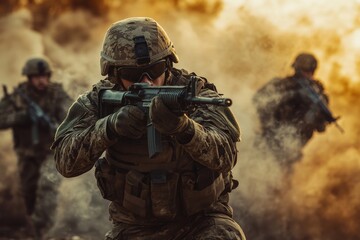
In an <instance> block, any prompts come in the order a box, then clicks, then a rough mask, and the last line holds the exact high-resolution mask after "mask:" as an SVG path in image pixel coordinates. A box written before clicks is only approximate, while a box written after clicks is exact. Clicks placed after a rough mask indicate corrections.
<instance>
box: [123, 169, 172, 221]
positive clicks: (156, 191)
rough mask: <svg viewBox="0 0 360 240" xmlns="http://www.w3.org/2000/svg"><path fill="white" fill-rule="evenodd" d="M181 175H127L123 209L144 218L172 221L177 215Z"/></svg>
mask: <svg viewBox="0 0 360 240" xmlns="http://www.w3.org/2000/svg"><path fill="white" fill-rule="evenodd" d="M178 179H179V175H178V174H177V173H168V172H166V171H152V172H150V173H148V174H142V173H140V172H137V171H135V170H131V171H129V172H128V173H127V175H126V181H125V192H124V200H123V207H124V208H125V209H127V210H128V211H130V212H132V213H134V214H136V215H139V216H142V217H147V216H151V215H152V216H154V217H156V218H158V219H162V220H171V219H173V218H175V216H176V214H177V208H176V207H177V206H176V198H177V183H178Z"/></svg>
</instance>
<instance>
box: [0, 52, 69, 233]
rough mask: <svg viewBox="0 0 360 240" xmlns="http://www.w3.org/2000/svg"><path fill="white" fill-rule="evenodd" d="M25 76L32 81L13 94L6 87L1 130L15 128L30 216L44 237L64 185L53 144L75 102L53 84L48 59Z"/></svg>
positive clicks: (34, 63) (29, 66)
mask: <svg viewBox="0 0 360 240" xmlns="http://www.w3.org/2000/svg"><path fill="white" fill-rule="evenodd" d="M22 73H23V75H25V76H27V78H28V79H27V81H26V82H23V83H20V85H19V86H18V87H17V88H15V90H14V92H13V93H12V94H8V93H7V88H6V87H5V86H3V87H4V93H5V96H4V98H3V99H2V100H1V102H0V112H1V114H0V129H8V128H11V129H12V132H13V140H14V148H15V152H16V155H17V158H18V169H19V175H20V183H21V190H22V195H23V197H24V202H25V205H26V210H27V214H28V215H29V216H31V220H32V225H33V226H34V228H35V231H36V234H37V235H38V237H41V236H42V235H43V234H44V233H45V232H46V231H47V230H49V229H50V227H51V226H52V224H53V221H54V218H55V210H56V205H57V203H56V201H57V199H56V198H57V191H58V186H59V183H60V175H59V174H58V172H57V171H56V169H55V164H54V160H53V154H52V152H51V150H50V145H51V142H52V141H53V138H54V134H55V131H56V128H57V126H58V123H59V122H61V121H62V120H63V119H64V118H65V116H66V113H67V109H68V107H69V106H70V104H71V102H72V100H71V99H70V97H69V96H68V95H67V93H66V92H65V91H64V90H63V87H62V85H61V84H58V83H53V82H50V77H51V69H50V66H49V63H48V62H47V61H46V60H44V59H42V58H31V59H29V60H28V61H27V62H26V63H25V66H24V67H23V71H22Z"/></svg>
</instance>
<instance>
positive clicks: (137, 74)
mask: <svg viewBox="0 0 360 240" xmlns="http://www.w3.org/2000/svg"><path fill="white" fill-rule="evenodd" d="M166 70H167V63H166V60H161V61H158V62H156V63H153V64H151V65H149V66H146V67H120V68H118V69H117V71H118V73H119V74H120V77H121V78H122V79H125V80H128V81H131V82H133V83H137V82H141V80H142V78H143V77H144V76H145V75H146V76H147V77H148V78H149V79H150V80H152V81H153V80H155V79H156V78H158V77H160V76H161V74H163V73H164V72H165V71H166Z"/></svg>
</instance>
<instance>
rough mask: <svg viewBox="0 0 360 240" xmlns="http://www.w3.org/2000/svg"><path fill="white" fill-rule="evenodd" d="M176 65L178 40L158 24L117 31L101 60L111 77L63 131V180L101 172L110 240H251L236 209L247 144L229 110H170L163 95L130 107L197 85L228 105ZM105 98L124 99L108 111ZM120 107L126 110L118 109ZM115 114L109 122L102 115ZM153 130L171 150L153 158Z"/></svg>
mask: <svg viewBox="0 0 360 240" xmlns="http://www.w3.org/2000/svg"><path fill="white" fill-rule="evenodd" d="M177 62H178V57H177V55H176V53H175V49H174V46H173V44H172V42H171V41H170V39H169V37H168V36H167V34H166V32H165V31H164V30H163V28H162V27H161V26H160V25H159V24H158V23H157V22H156V21H154V20H153V19H151V18H129V19H125V20H122V21H119V22H116V23H114V24H113V25H112V26H111V27H110V28H109V30H108V31H107V33H106V36H105V40H104V45H103V51H102V52H101V60H100V63H101V74H102V75H103V76H107V78H106V79H105V80H102V81H100V82H99V83H97V84H96V85H94V87H93V89H92V91H90V92H88V93H85V94H83V95H81V96H80V97H79V98H78V99H77V101H76V102H75V103H74V104H73V105H72V106H71V108H70V109H69V114H68V116H67V118H66V119H65V121H64V122H63V123H62V124H61V125H60V127H59V128H58V131H57V134H56V137H55V142H54V144H53V146H52V147H53V148H54V149H55V160H56V164H57V169H58V170H59V171H60V173H61V174H62V175H63V176H65V177H75V176H78V175H81V174H83V173H85V172H87V171H89V170H90V169H92V167H93V166H94V165H95V167H96V170H95V176H96V178H97V182H98V187H99V188H100V191H101V193H102V196H103V197H104V198H105V199H107V200H110V201H111V204H110V207H109V211H110V217H111V220H112V222H113V229H112V230H111V231H110V232H108V233H107V235H106V239H108V240H112V239H114V240H115V239H144V240H145V239H146V240H149V239H157V240H160V239H163V240H165V239H229V240H230V239H245V236H244V234H243V233H242V230H241V228H240V226H239V225H238V224H237V223H236V222H235V221H234V220H233V218H232V208H231V207H230V206H229V204H228V202H229V193H230V192H231V190H233V189H234V188H236V186H237V182H236V181H235V180H233V179H232V174H231V169H232V168H233V167H234V166H235V164H236V159H237V149H236V142H237V141H239V138H240V130H239V127H238V124H237V122H236V120H235V118H234V116H233V115H232V113H231V111H230V109H229V108H227V107H224V106H215V105H207V104H205V105H201V106H197V107H196V108H195V109H193V110H192V111H189V112H187V114H184V113H179V112H176V111H174V108H173V107H174V106H170V104H169V105H167V103H169V102H168V100H169V99H166V97H165V96H164V95H155V96H154V97H153V98H151V99H150V100H151V101H149V102H148V103H145V104H144V105H142V107H143V108H142V109H141V108H140V106H139V105H137V104H127V103H126V101H125V100H124V102H122V100H121V99H122V97H123V98H124V99H125V98H126V99H127V98H131V99H133V100H134V101H137V100H139V101H141V99H143V98H145V97H146V96H147V92H146V91H147V90H149V91H151V90H154V89H156V88H160V87H166V86H170V88H169V95H171V94H172V90H171V87H173V88H174V89H175V86H179V87H184V86H188V85H189V83H190V82H191V79H196V80H197V81H196V82H194V83H196V90H198V91H195V86H193V88H192V89H193V90H194V91H193V92H192V93H196V94H198V95H199V96H201V97H207V98H209V99H213V100H214V99H215V98H218V97H219V94H218V93H217V92H216V88H215V86H214V85H213V84H210V83H209V82H208V81H207V80H206V79H205V78H202V77H197V76H196V75H195V74H194V73H192V74H188V73H187V72H186V71H185V70H178V69H176V68H174V67H173V63H177ZM104 88H105V89H108V90H107V91H105V93H104V91H102V90H104ZM139 88H142V89H143V90H142V91H138V92H136V93H130V92H129V91H130V90H134V91H136V90H137V89H139ZM184 89H185V88H184ZM128 90H129V91H128ZM160 90H161V89H160ZM160 90H159V91H160ZM106 93H109V94H110V96H111V95H113V94H115V95H116V94H117V96H119V98H114V99H112V101H110V102H109V106H105V105H106V103H105V102H103V101H102V100H103V99H104V95H106ZM121 96H122V97H121ZM171 96H172V95H171ZM182 97H186V96H183V95H182ZM116 101H118V102H121V103H122V104H120V106H113V105H111V104H113V103H115V102H116ZM137 103H139V102H137ZM106 108H110V111H109V114H102V110H104V109H106ZM149 129H150V130H153V129H154V130H155V131H157V132H159V133H161V139H162V140H161V141H160V144H161V146H162V149H161V150H160V151H158V152H157V153H156V154H154V155H152V154H150V153H149V150H152V149H153V147H152V146H153V145H154V143H156V142H157V139H156V138H154V139H153V141H152V140H151V141H150V143H152V145H151V144H150V145H149V146H148V143H149V140H148V137H149V135H150V136H152V134H153V131H149ZM146 130H148V131H146ZM156 136H157V135H156ZM104 151H105V152H106V154H105V158H100V157H101V155H102V153H103V152H104ZM99 158H100V159H99Z"/></svg>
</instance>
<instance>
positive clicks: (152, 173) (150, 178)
mask: <svg viewBox="0 0 360 240" xmlns="http://www.w3.org/2000/svg"><path fill="white" fill-rule="evenodd" d="M174 85H175V84H174ZM95 167H96V170H95V176H96V179H97V184H98V187H99V189H100V191H101V193H102V196H103V197H104V198H105V199H107V200H110V201H114V202H116V203H117V205H119V206H121V207H122V208H123V209H124V210H125V211H128V212H130V213H132V214H135V215H137V216H140V217H143V218H154V217H155V218H157V219H161V220H171V219H174V218H175V217H177V216H190V215H193V214H195V213H198V212H200V211H201V210H204V209H206V208H208V207H209V206H210V205H211V204H213V203H214V202H216V201H217V200H218V198H219V196H220V195H221V194H222V193H227V192H229V191H230V190H231V189H229V188H228V187H226V185H228V179H227V178H228V177H229V176H227V175H226V176H223V174H221V173H217V172H214V171H212V170H210V169H208V168H206V167H205V166H202V165H200V164H199V163H197V162H196V161H194V160H193V159H192V158H191V157H190V155H189V154H188V153H187V152H186V151H185V150H184V149H183V148H182V146H181V145H180V144H178V143H177V142H176V141H175V139H174V138H172V137H164V140H163V151H162V152H161V153H159V154H158V155H156V156H155V157H153V158H151V159H150V158H149V154H148V145H147V137H146V136H144V137H143V138H141V139H137V140H133V139H129V138H119V139H118V141H117V143H115V144H114V145H112V146H111V147H109V148H108V149H107V151H106V155H105V158H102V159H100V160H98V161H97V163H96V164H95ZM224 178H226V179H224Z"/></svg>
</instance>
